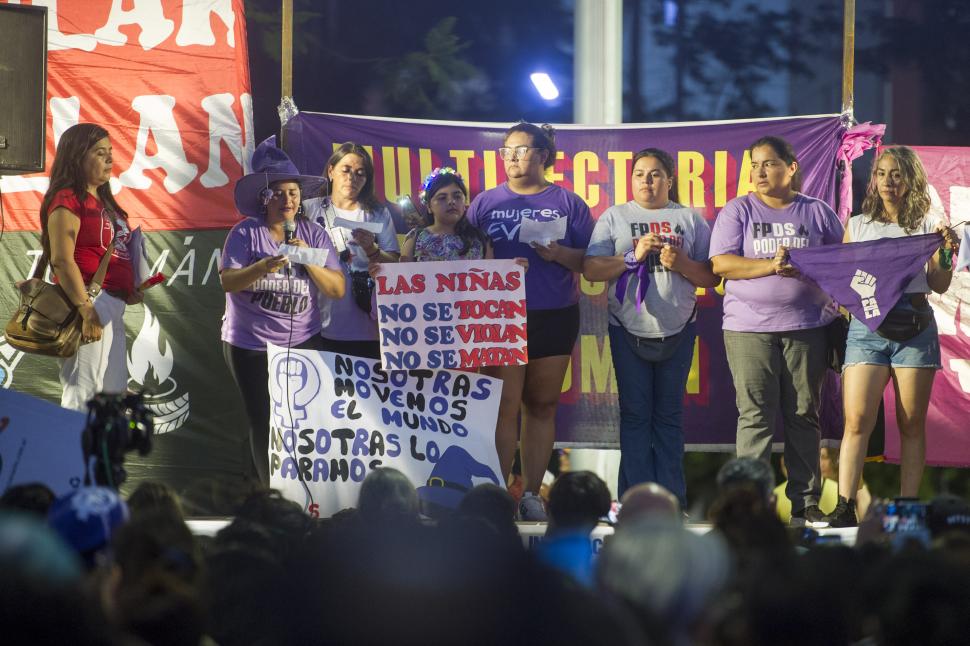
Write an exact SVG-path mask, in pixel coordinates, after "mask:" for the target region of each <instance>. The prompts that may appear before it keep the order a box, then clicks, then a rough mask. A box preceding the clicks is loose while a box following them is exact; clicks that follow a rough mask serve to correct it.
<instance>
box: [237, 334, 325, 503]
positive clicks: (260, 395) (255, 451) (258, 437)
mask: <svg viewBox="0 0 970 646" xmlns="http://www.w3.org/2000/svg"><path fill="white" fill-rule="evenodd" d="M320 345H321V344H320V336H319V335H316V334H315V335H313V336H312V337H310V338H309V339H307V340H306V341H304V342H303V343H300V344H298V345H294V346H293V347H294V348H296V349H299V350H320V349H322V348H321V347H320ZM222 356H223V357H224V358H225V360H226V365H227V366H229V372H230V373H232V378H233V380H234V381H235V382H236V386H237V387H238V388H239V394H241V395H242V399H243V406H244V407H245V409H246V417H247V418H249V448H250V451H251V452H252V458H253V465H255V467H256V475H257V476H258V477H259V481H260V483H262V484H263V486H267V487H268V486H269V458H268V457H267V455H268V453H269V389H268V388H267V386H266V383H267V382H268V381H269V362H268V360H267V359H266V351H265V350H246V349H245V348H239V347H236V346H234V345H230V344H229V343H226V342H225V341H223V342H222Z"/></svg>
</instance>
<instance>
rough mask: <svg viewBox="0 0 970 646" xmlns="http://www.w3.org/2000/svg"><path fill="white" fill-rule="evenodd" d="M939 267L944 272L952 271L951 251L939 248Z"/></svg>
mask: <svg viewBox="0 0 970 646" xmlns="http://www.w3.org/2000/svg"><path fill="white" fill-rule="evenodd" d="M940 267H941V268H943V269H945V270H946V271H950V270H951V269H953V249H946V248H944V247H940Z"/></svg>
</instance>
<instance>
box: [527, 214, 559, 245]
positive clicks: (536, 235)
mask: <svg viewBox="0 0 970 646" xmlns="http://www.w3.org/2000/svg"><path fill="white" fill-rule="evenodd" d="M565 237H566V218H557V219H555V220H549V221H548V222H537V221H536V220H533V219H532V218H522V225H521V226H520V227H519V242H524V243H525V244H531V243H533V242H535V243H537V244H541V245H547V244H549V243H550V242H552V241H553V240H562V239H563V238H565Z"/></svg>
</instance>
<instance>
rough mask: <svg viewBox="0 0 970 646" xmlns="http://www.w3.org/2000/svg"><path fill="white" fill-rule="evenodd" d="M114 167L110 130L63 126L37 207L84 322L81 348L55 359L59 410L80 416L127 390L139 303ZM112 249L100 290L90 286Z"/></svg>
mask: <svg viewBox="0 0 970 646" xmlns="http://www.w3.org/2000/svg"><path fill="white" fill-rule="evenodd" d="M112 163H113V160H112V149H111V140H110V139H109V138H108V131H107V130H105V129H104V128H102V127H101V126H98V125H95V124H93V123H80V124H78V125H76V126H72V127H70V128H68V129H67V130H65V131H64V134H63V135H61V139H60V141H59V142H58V144H57V152H56V154H55V156H54V163H53V164H52V165H51V175H50V186H49V187H48V189H47V192H46V193H45V194H44V200H43V202H41V207H40V226H41V246H42V247H43V251H44V256H45V257H46V258H48V259H50V266H51V269H52V270H53V272H54V279H55V281H56V282H57V283H58V284H60V286H61V288H62V289H63V290H64V292H65V293H66V294H67V297H68V298H69V299H70V300H71V302H72V303H74V304H75V305H76V306H77V308H78V312H79V313H80V315H81V319H82V321H83V322H82V328H81V341H82V345H81V347H80V348H79V349H78V352H77V354H76V355H74V356H73V357H71V358H70V359H65V360H63V361H61V362H60V363H61V370H60V381H61V387H62V388H63V390H62V393H61V406H63V407H64V408H71V409H73V410H78V411H86V410H87V403H88V400H90V399H91V398H92V397H94V395H96V394H97V393H100V392H106V393H123V392H125V389H126V388H127V386H128V364H127V361H126V357H125V323H124V320H123V317H124V313H125V305H126V304H132V303H140V302H141V300H142V296H141V291H140V290H139V289H136V288H135V285H134V271H133V269H132V265H131V257H130V255H129V253H128V242H129V239H130V236H131V231H130V229H129V228H128V214H127V213H125V211H124V210H123V209H122V208H121V207H120V206H118V203H117V202H116V201H115V198H114V196H113V195H112V194H111V186H110V184H109V180H110V179H111V168H112ZM109 250H110V253H111V257H110V258H109V259H108V266H107V272H106V273H105V274H104V280H103V282H102V284H101V289H100V291H98V290H96V289H89V285H90V283H91V280H92V278H93V277H94V276H95V274H96V273H97V272H98V266H99V265H100V264H101V260H102V258H103V257H104V255H105V254H106V253H108V252H109Z"/></svg>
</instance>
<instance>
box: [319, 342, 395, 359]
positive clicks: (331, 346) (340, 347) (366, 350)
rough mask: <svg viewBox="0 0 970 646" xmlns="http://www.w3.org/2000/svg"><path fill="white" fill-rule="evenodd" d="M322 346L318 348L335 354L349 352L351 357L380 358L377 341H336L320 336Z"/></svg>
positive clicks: (379, 346)
mask: <svg viewBox="0 0 970 646" xmlns="http://www.w3.org/2000/svg"><path fill="white" fill-rule="evenodd" d="M320 341H321V343H322V346H321V347H320V348H319V349H320V350H325V351H327V352H336V353H337V354H349V355H350V356H352V357H365V358H367V359H380V358H381V345H380V342H379V341H376V340H374V341H337V340H335V339H327V338H324V337H320Z"/></svg>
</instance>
